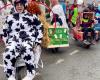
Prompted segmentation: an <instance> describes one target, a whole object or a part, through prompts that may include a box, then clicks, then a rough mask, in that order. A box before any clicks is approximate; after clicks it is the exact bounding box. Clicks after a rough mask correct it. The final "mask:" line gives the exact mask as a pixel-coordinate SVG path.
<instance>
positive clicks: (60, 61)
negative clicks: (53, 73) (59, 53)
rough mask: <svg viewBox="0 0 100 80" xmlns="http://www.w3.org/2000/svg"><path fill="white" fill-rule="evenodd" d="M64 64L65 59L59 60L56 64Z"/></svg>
mask: <svg viewBox="0 0 100 80" xmlns="http://www.w3.org/2000/svg"><path fill="white" fill-rule="evenodd" d="M62 62H64V59H59V60H58V61H57V62H56V64H60V63H62Z"/></svg>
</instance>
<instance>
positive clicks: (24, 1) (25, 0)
mask: <svg viewBox="0 0 100 80" xmlns="http://www.w3.org/2000/svg"><path fill="white" fill-rule="evenodd" d="M18 3H21V4H22V5H24V7H26V3H27V0H15V1H14V6H16V4H18Z"/></svg>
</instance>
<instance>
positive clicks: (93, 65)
mask: <svg viewBox="0 0 100 80" xmlns="http://www.w3.org/2000/svg"><path fill="white" fill-rule="evenodd" d="M70 43H71V44H70V47H69V48H60V50H59V52H58V53H52V52H51V51H50V50H43V53H42V59H43V61H44V69H43V70H42V71H41V74H40V75H38V76H37V77H36V79H34V80H100V42H99V43H98V44H96V45H94V46H92V47H91V48H90V49H84V48H81V47H79V46H76V43H75V41H71V42H70ZM0 47H1V45H0ZM0 64H2V51H1V49H0ZM0 66H1V67H0V80H6V79H5V76H4V73H3V68H2V65H0Z"/></svg>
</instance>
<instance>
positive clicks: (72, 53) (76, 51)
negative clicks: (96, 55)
mask: <svg viewBox="0 0 100 80" xmlns="http://www.w3.org/2000/svg"><path fill="white" fill-rule="evenodd" d="M78 52H79V50H74V51H73V52H71V53H69V55H74V54H76V53H78Z"/></svg>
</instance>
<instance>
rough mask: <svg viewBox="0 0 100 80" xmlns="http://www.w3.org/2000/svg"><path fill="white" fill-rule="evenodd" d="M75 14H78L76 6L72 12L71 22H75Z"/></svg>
mask: <svg viewBox="0 0 100 80" xmlns="http://www.w3.org/2000/svg"><path fill="white" fill-rule="evenodd" d="M77 16H78V8H74V14H73V16H72V19H71V21H72V23H73V24H76V21H77Z"/></svg>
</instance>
